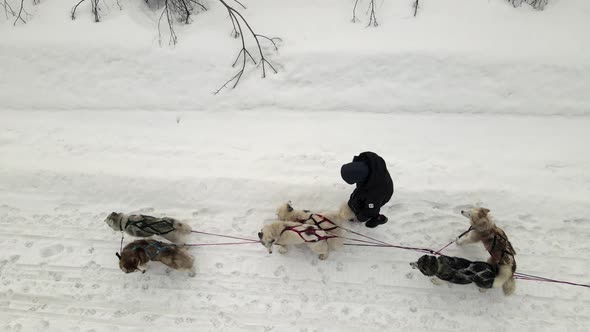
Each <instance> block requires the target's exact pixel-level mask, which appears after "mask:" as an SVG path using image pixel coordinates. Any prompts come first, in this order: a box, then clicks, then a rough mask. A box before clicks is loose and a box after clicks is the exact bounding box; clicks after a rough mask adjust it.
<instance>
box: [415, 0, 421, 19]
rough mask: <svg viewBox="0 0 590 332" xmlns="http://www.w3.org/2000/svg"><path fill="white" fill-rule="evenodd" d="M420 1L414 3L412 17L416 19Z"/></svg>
mask: <svg viewBox="0 0 590 332" xmlns="http://www.w3.org/2000/svg"><path fill="white" fill-rule="evenodd" d="M419 1H420V0H416V2H414V17H416V15H418V6H419V5H420V4H419Z"/></svg>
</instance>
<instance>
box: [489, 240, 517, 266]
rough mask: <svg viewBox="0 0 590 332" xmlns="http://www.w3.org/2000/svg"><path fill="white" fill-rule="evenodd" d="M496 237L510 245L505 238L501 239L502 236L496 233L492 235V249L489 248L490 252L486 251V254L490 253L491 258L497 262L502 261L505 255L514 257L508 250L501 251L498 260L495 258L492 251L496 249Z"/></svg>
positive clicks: (512, 252)
mask: <svg viewBox="0 0 590 332" xmlns="http://www.w3.org/2000/svg"><path fill="white" fill-rule="evenodd" d="M498 237H499V238H500V239H502V240H504V242H506V243H510V242H508V239H507V238H505V237H503V236H502V235H500V234H498V233H494V240H493V241H492V247H491V248H490V250H488V252H489V253H490V256H492V257H493V258H494V259H496V260H497V261H498V262H501V261H502V260H503V259H504V256H506V254H508V255H510V256H512V257H514V254H515V253H514V251H509V250H508V249H502V255H501V256H500V259H497V258H496V256H494V249H495V247H496V244H498V242H497V240H498ZM511 247H512V246H511ZM512 250H514V249H512Z"/></svg>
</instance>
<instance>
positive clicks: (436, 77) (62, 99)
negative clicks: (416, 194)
mask: <svg viewBox="0 0 590 332" xmlns="http://www.w3.org/2000/svg"><path fill="white" fill-rule="evenodd" d="M420 3H421V7H420V11H419V13H418V17H416V18H414V17H412V11H411V2H410V1H384V2H383V4H382V5H381V6H380V7H378V11H377V18H378V21H379V23H380V26H379V27H377V28H366V27H365V23H366V20H367V17H366V15H365V14H364V9H360V10H359V11H358V13H357V16H359V17H360V18H361V20H363V22H362V23H357V24H353V23H351V22H350V18H351V12H352V3H342V2H341V1H336V0H329V1H321V2H318V1H311V0H303V1H297V2H296V3H293V2H289V1H270V0H264V1H256V2H251V3H247V5H248V10H245V11H243V13H244V15H246V18H247V19H248V20H249V21H250V23H251V24H252V26H253V27H254V29H255V30H256V31H257V32H259V33H263V34H266V35H269V36H278V37H281V38H282V39H283V42H282V46H281V48H280V50H279V52H278V54H274V55H273V56H272V62H273V63H274V64H276V66H277V68H278V69H279V74H276V75H273V74H271V75H269V77H268V78H267V79H265V80H260V72H259V71H256V70H251V71H249V72H247V73H246V76H245V77H244V79H243V81H242V82H241V83H240V85H239V86H238V88H237V89H235V90H231V91H223V92H222V93H221V94H220V95H217V96H214V95H213V94H212V92H213V91H215V90H216V89H217V88H218V87H219V86H221V85H222V84H223V83H224V82H225V81H226V80H227V79H228V78H230V77H231V76H232V75H233V74H234V73H235V71H236V70H235V69H232V68H231V67H230V65H231V63H232V61H233V60H234V57H235V56H236V55H237V51H238V50H239V41H238V40H234V39H232V38H231V37H229V33H230V31H231V24H230V22H229V20H228V18H227V14H226V13H225V12H224V11H223V10H222V8H221V7H220V6H219V5H218V4H217V3H216V2H214V1H213V2H211V4H210V8H211V10H210V11H208V12H205V13H201V14H198V15H197V16H196V17H195V22H194V23H193V24H191V25H189V26H181V25H177V32H178V35H179V43H178V44H177V46H176V47H175V48H170V47H168V46H164V47H159V46H158V38H157V30H156V19H157V14H158V13H153V12H151V11H149V10H147V9H145V8H143V5H142V2H137V3H136V2H131V1H128V2H123V3H122V4H123V6H124V9H123V10H122V11H119V10H118V8H116V7H111V8H110V11H109V12H108V13H106V14H104V15H103V22H101V23H98V24H95V23H93V22H92V20H93V18H92V16H91V14H90V12H89V8H86V7H83V6H82V7H81V8H80V13H79V16H78V17H79V18H78V19H77V20H75V21H71V20H69V19H68V17H67V13H69V10H70V8H71V6H72V4H71V2H70V1H66V0H55V1H51V2H49V1H47V2H43V3H42V4H40V5H39V6H37V7H36V8H35V13H34V17H33V18H32V20H31V21H30V22H29V23H28V24H26V25H18V26H17V27H15V28H13V27H12V26H11V25H9V24H8V23H5V24H4V25H3V26H1V30H0V39H1V40H2V41H3V42H2V43H1V44H0V63H1V64H2V65H1V66H2V67H1V75H0V100H1V101H2V102H1V105H0V108H3V109H54V110H58V109H59V110H80V109H116V110H133V109H147V110H187V111H188V110H213V111H219V110H227V109H239V110H245V109H265V108H272V109H277V108H279V109H306V110H312V111H313V110H326V111H333V110H350V111H368V112H412V113H414V112H457V113H463V112H468V113H480V112H486V113H490V112H493V113H510V114H570V115H581V114H590V94H588V93H587V91H588V88H589V87H590V36H589V35H588V34H587V33H586V32H587V31H588V28H589V23H588V20H587V17H588V15H590V3H588V1H584V0H569V1H563V0H562V1H560V0H554V1H552V2H550V4H549V6H547V8H546V9H545V10H544V11H535V10H533V9H531V8H530V7H528V6H523V7H521V8H517V9H514V8H512V6H511V5H510V4H508V3H507V2H504V1H500V0H497V1H487V0H472V1H463V0H438V1H421V2H420ZM359 8H360V7H359ZM362 8H364V6H363V7H362ZM268 51H269V52H271V50H270V49H268ZM271 53H272V52H271Z"/></svg>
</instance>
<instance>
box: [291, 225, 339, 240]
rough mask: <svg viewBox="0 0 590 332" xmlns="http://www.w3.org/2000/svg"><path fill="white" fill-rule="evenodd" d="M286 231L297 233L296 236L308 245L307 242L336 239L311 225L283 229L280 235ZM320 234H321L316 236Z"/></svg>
mask: <svg viewBox="0 0 590 332" xmlns="http://www.w3.org/2000/svg"><path fill="white" fill-rule="evenodd" d="M318 227H319V226H318ZM286 231H291V232H295V233H297V235H299V237H300V238H301V239H302V240H303V241H304V242H308V243H309V242H319V241H324V240H329V239H332V238H335V237H338V236H336V235H330V234H327V233H326V232H325V231H324V230H322V229H321V228H317V227H315V226H313V225H305V224H303V225H298V226H288V227H285V229H283V231H282V232H281V235H283V233H285V232H286ZM320 232H321V234H318V233H320ZM310 237H311V238H310Z"/></svg>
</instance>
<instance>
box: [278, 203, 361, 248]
mask: <svg viewBox="0 0 590 332" xmlns="http://www.w3.org/2000/svg"><path fill="white" fill-rule="evenodd" d="M277 216H278V217H279V220H282V221H296V222H300V223H304V224H308V225H315V226H317V227H319V228H321V229H322V230H324V231H326V232H329V233H330V234H333V235H336V236H337V237H334V238H331V239H329V240H328V245H329V246H330V249H331V250H336V249H338V248H340V247H342V242H343V241H342V238H340V237H339V236H342V229H341V228H340V226H341V225H342V223H343V222H344V221H345V220H354V218H355V216H354V212H352V210H351V209H350V207H348V204H347V203H346V202H344V203H343V204H342V205H341V206H340V209H339V210H338V211H335V212H326V213H322V214H318V213H313V212H311V211H309V210H296V209H294V208H293V206H292V205H291V202H288V203H285V204H281V205H279V207H278V208H277Z"/></svg>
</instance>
